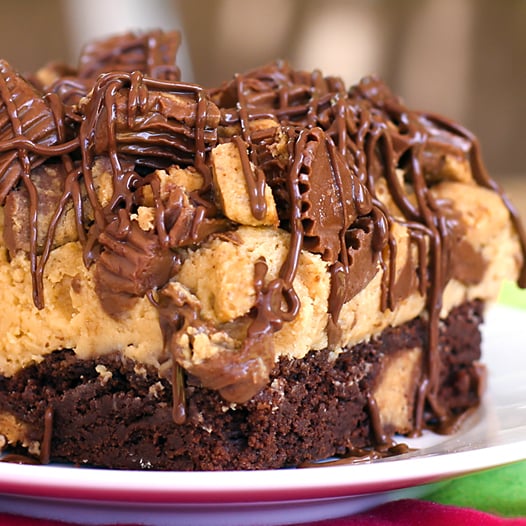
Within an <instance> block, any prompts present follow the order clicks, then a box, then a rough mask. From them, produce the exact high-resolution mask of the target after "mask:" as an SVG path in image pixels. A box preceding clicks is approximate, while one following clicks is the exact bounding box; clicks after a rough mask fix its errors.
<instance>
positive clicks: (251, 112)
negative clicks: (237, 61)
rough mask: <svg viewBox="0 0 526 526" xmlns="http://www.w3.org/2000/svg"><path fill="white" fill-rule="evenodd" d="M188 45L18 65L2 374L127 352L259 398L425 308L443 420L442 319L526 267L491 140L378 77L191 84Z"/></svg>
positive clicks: (3, 115)
mask: <svg viewBox="0 0 526 526" xmlns="http://www.w3.org/2000/svg"><path fill="white" fill-rule="evenodd" d="M178 45H179V35H178V33H162V32H154V33H151V34H144V35H136V34H128V35H123V36H121V37H114V38H111V39H108V40H105V41H101V42H99V43H93V44H91V45H90V46H88V47H87V48H86V50H85V51H84V52H83V54H82V56H81V58H80V62H79V67H78V68H76V69H74V68H65V67H57V66H56V65H54V66H48V67H46V68H43V69H42V70H41V71H39V72H37V73H36V74H35V75H34V76H32V77H28V78H24V77H22V76H20V75H19V74H18V73H17V72H16V71H15V70H14V69H13V67H12V66H11V65H10V64H8V63H7V62H5V61H0V206H1V210H2V213H1V217H2V233H3V235H2V239H3V244H2V246H1V257H0V305H4V306H6V307H7V306H9V308H6V309H5V310H6V312H5V315H4V316H2V318H1V319H0V330H1V331H2V332H3V334H4V335H5V336H4V338H3V339H2V341H1V342H0V372H1V373H2V374H3V375H4V376H11V375H13V374H15V373H16V372H17V371H19V370H20V369H22V368H24V367H26V366H27V365H28V364H30V363H32V362H34V361H36V362H38V361H39V360H42V358H43V357H44V356H46V355H47V354H49V353H51V352H53V351H54V350H58V349H73V350H74V352H75V353H76V354H77V355H78V357H80V358H93V357H94V356H98V355H104V354H108V353H111V352H114V351H120V352H121V353H122V354H123V355H125V356H126V357H129V358H132V359H133V360H135V361H136V362H140V363H145V364H148V365H153V366H155V367H158V368H159V371H160V374H161V375H163V376H166V377H170V378H172V381H173V384H174V393H176V392H177V391H178V389H177V383H178V382H182V381H184V380H183V379H184V374H185V373H184V371H186V372H187V373H189V374H191V375H192V376H194V377H197V378H198V379H199V380H200V382H201V383H202V385H203V386H205V387H208V388H212V389H215V390H218V391H219V392H220V394H221V396H223V398H225V400H227V401H229V402H244V401H246V400H248V399H250V398H251V397H252V396H253V395H254V394H256V393H257V392H258V391H259V390H260V389H261V388H262V387H263V386H264V385H266V384H267V382H268V381H269V374H270V371H271V369H272V367H273V365H274V364H275V363H276V361H277V359H278V358H279V357H281V356H287V357H292V358H302V357H303V356H305V355H306V354H307V353H308V352H309V351H311V350H321V349H326V348H329V349H330V350H331V351H333V353H339V352H340V351H341V350H342V349H343V348H344V347H349V346H352V345H354V344H356V343H358V342H361V341H364V340H367V339H368V338H370V337H371V336H373V335H376V334H379V333H380V332H382V331H383V330H384V329H385V328H386V327H389V326H397V325H400V324H403V323H405V322H407V321H408V320H411V319H413V318H415V317H418V316H422V317H424V318H425V319H426V320H427V327H428V334H427V338H426V339H427V344H426V345H427V347H426V349H425V352H424V353H423V354H424V362H425V367H424V368H423V370H424V373H423V377H422V378H421V386H422V388H421V389H420V390H419V393H420V399H419V401H418V405H419V407H423V405H424V403H425V402H428V404H429V405H430V407H432V409H433V410H434V411H435V412H436V414H437V416H438V417H439V418H440V417H442V416H444V415H442V413H441V409H440V407H439V404H438V403H437V402H436V396H435V395H436V393H435V390H436V385H437V380H436V376H437V366H436V341H437V335H438V326H439V320H440V317H445V316H446V315H447V314H448V313H449V312H450V311H451V309H452V308H453V307H455V306H458V305H460V304H462V303H463V302H465V301H468V300H471V299H482V300H491V299H493V298H495V296H496V294H497V291H498V288H499V284H500V282H501V281H502V280H503V279H505V278H509V279H516V278H517V277H519V281H520V283H521V284H524V282H526V279H525V278H526V276H525V272H524V268H523V261H524V242H523V237H524V236H523V232H522V227H521V226H520V223H519V221H518V218H517V216H516V214H515V212H514V210H513V208H512V206H511V204H510V203H509V201H508V199H507V198H506V196H504V194H503V193H502V192H501V191H500V189H499V188H498V186H497V184H496V183H495V182H494V181H493V180H492V179H490V177H489V176H488V174H487V172H486V170H485V168H484V166H483V163H482V160H481V157H480V152H479V146H478V143H477V141H476V139H475V138H474V137H473V136H472V135H471V134H470V133H469V132H468V131H467V130H465V129H463V128H462V127H460V126H458V125H457V124H456V123H453V122H450V121H449V120H447V119H445V118H442V117H439V116H436V115H433V114H426V113H422V112H416V111H412V110H410V109H409V108H407V107H406V106H405V105H404V104H403V102H402V101H401V100H399V99H398V98H397V97H396V96H394V95H393V94H392V93H391V92H390V91H389V89H388V88H387V87H386V86H385V85H384V84H383V83H382V82H381V81H380V80H379V79H376V78H372V77H368V78H365V79H364V80H362V81H361V82H360V83H358V84H357V85H356V86H353V87H351V88H349V89H348V88H347V87H345V86H344V84H343V82H342V81H341V80H340V79H338V78H334V77H323V75H322V74H321V73H320V72H318V71H314V72H300V71H295V70H293V69H292V68H291V67H290V66H289V65H287V64H285V63H282V62H277V63H273V64H269V65H267V66H264V67H262V68H259V69H256V70H254V71H251V72H248V73H245V74H239V75H236V76H235V77H234V79H232V80H231V81H229V82H226V83H225V84H224V85H222V86H220V87H217V88H213V89H205V88H203V87H201V86H198V85H195V84H190V83H185V82H183V81H181V80H180V73H179V70H178V68H177V67H176V65H175V63H174V60H175V53H176V51H177V47H178ZM108 47H110V48H112V49H120V50H121V52H120V53H108ZM180 402H181V409H180V413H181V415H182V416H181V418H184V401H180ZM174 403H175V404H176V405H177V403H178V401H177V400H175V401H174Z"/></svg>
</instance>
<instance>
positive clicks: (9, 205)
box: [4, 164, 78, 256]
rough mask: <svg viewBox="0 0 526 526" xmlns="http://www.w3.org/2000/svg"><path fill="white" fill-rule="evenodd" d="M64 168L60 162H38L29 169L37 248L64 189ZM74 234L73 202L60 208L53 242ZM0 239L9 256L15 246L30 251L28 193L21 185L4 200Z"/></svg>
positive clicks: (46, 231) (60, 243)
mask: <svg viewBox="0 0 526 526" xmlns="http://www.w3.org/2000/svg"><path fill="white" fill-rule="evenodd" d="M65 179H66V172H65V170H64V167H63V165H62V164H53V165H45V166H44V165H42V166H39V167H38V168H35V169H34V170H33V171H32V173H31V182H32V184H33V185H34V187H35V188H36V191H37V195H38V208H37V213H38V233H37V252H38V253H39V254H40V253H41V252H42V249H43V247H44V243H45V242H46V238H47V234H48V229H49V225H50V223H51V221H52V219H53V217H54V215H55V213H56V210H57V207H58V205H59V202H60V199H61V197H62V195H63V192H64V184H65ZM77 238H78V235H77V229H76V225H75V212H74V209H73V203H71V202H70V203H68V205H67V206H66V207H65V209H64V210H63V211H62V213H61V216H60V219H59V221H58V225H57V227H56V229H55V235H54V236H53V245H52V247H53V248H55V247H57V246H60V245H63V244H64V243H67V242H68V241H75V240H76V239H77ZM4 242H5V244H6V247H7V249H8V250H9V253H10V254H11V256H13V255H14V254H15V253H16V252H18V251H19V250H22V251H24V252H27V253H29V251H30V222H29V193H28V190H27V188H26V187H25V186H21V187H20V188H17V189H15V190H13V191H12V192H10V193H9V194H8V195H7V198H6V200H5V224H4Z"/></svg>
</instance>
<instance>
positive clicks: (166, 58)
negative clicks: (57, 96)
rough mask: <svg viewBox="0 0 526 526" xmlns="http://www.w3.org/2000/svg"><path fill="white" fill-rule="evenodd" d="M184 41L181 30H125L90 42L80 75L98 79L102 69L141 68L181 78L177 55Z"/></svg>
mask: <svg viewBox="0 0 526 526" xmlns="http://www.w3.org/2000/svg"><path fill="white" fill-rule="evenodd" d="M180 43H181V34H180V33H179V31H168V32H164V31H161V30H156V31H150V32H147V33H133V32H129V33H124V34H122V35H115V36H112V37H109V38H106V39H104V40H97V41H94V42H91V43H90V44H88V45H87V46H85V47H84V49H83V50H82V53H81V55H80V60H79V71H78V76H79V77H80V78H89V79H95V78H97V77H98V76H99V75H101V74H102V73H109V72H114V71H123V72H127V73H132V72H133V71H142V72H143V73H144V74H145V75H147V76H148V77H151V78H156V79H161V80H179V79H180V78H181V72H180V71H179V68H178V67H177V66H176V65H175V57H176V54H177V50H178V49H179V45H180Z"/></svg>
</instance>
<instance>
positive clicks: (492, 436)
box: [0, 306, 526, 526]
mask: <svg viewBox="0 0 526 526" xmlns="http://www.w3.org/2000/svg"><path fill="white" fill-rule="evenodd" d="M525 324H526V312H523V311H517V310H514V309H511V308H507V307H502V306H496V307H494V308H493V309H492V310H491V311H490V313H489V315H488V322H487V324H486V328H485V334H484V337H485V340H484V341H485V343H484V354H485V358H484V360H485V362H486V363H487V364H488V368H489V371H490V374H489V389H488V391H487V393H486V396H485V399H484V403H483V404H482V406H481V407H480V409H479V410H478V411H477V412H475V413H474V414H473V415H471V417H470V418H469V419H467V420H466V422H465V423H464V424H463V426H462V428H461V429H460V431H459V432H457V433H456V434H454V435H452V436H447V437H444V436H437V435H434V434H432V433H427V434H426V435H424V436H423V437H422V438H419V439H416V440H405V439H404V442H407V443H409V445H410V446H412V447H415V448H418V449H417V450H416V451H412V452H410V453H408V454H405V455H402V456H399V457H392V458H389V459H383V460H378V461H373V462H370V463H364V464H354V465H343V466H342V465H339V466H324V467H316V468H307V469H288V470H279V471H249V472H220V473H218V472H215V473H213V472H212V473H211V472H205V473H203V472H201V473H180V472H147V471H145V472H133V471H131V472H130V471H110V470H96V469H87V468H71V467H63V466H29V465H27V466H26V465H16V464H8V463H5V464H2V463H0V510H2V511H9V512H13V513H21V514H25V515H29V516H34V517H37V516H38V517H47V518H52V519H62V520H69V521H77V522H80V523H82V524H88V523H90V524H104V523H110V522H111V523H112V524H115V523H119V522H121V523H123V522H124V523H125V522H128V523H131V522H133V523H141V524H142V523H144V524H148V525H150V524H151V525H163V524H166V525H168V524H175V523H177V524H193V525H198V524H202V525H209V524H210V525H211V524H213V525H215V526H218V525H221V524H225V525H226V524H228V525H229V526H233V525H236V524H240V525H241V524H243V525H249V524H266V525H271V524H291V523H300V522H307V521H314V520H321V519H325V518H330V517H337V516H342V515H346V514H350V513H353V512H357V511H359V510H362V509H364V508H366V507H369V506H372V505H375V504H378V503H381V502H385V501H387V500H392V499H394V498H400V497H407V496H419V495H422V494H424V493H425V492H427V491H429V489H430V487H432V486H430V485H432V484H434V483H437V482H439V481H445V480H446V479H448V478H450V477H453V476H456V475H461V474H465V473H470V472H473V471H477V470H481V469H485V468H489V467H493V466H498V465H502V464H506V463H509V462H513V461H517V460H522V459H524V458H526V382H525V381H524V379H525V378H526V352H524V344H523V343H522V340H523V337H522V334H523V327H524V325H525Z"/></svg>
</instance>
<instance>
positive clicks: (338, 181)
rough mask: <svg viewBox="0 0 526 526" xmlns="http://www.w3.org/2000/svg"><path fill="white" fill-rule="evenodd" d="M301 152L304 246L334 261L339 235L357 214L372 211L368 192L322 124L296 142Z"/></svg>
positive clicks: (340, 236)
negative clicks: (322, 127)
mask: <svg viewBox="0 0 526 526" xmlns="http://www.w3.org/2000/svg"><path fill="white" fill-rule="evenodd" d="M296 147H297V148H298V149H301V150H302V152H301V154H300V155H298V156H297V158H298V159H302V160H303V162H302V166H296V165H294V166H293V170H296V171H297V178H298V188H299V191H300V192H301V221H302V224H303V231H304V234H305V240H304V244H305V247H306V248H307V249H308V250H310V251H312V252H316V253H320V254H322V256H323V259H325V260H326V261H330V262H334V261H336V260H337V259H338V255H339V253H340V251H341V248H342V235H343V233H344V232H345V231H346V230H347V229H348V228H349V226H350V225H351V224H352V223H353V222H354V220H355V219H356V218H357V217H358V215H364V214H367V213H369V212H370V211H371V209H372V204H371V199H370V195H369V193H368V192H367V191H366V190H365V188H363V187H362V185H361V183H360V181H359V180H358V179H357V178H356V176H354V175H353V174H352V173H351V171H350V168H349V167H348V166H347V165H346V164H345V162H344V160H343V158H342V157H341V154H340V153H339V152H338V151H337V150H336V148H335V146H334V143H332V141H331V140H330V139H329V138H328V137H327V136H326V135H325V133H324V132H323V130H322V129H321V128H313V129H312V130H310V131H309V132H308V133H306V134H305V135H304V137H302V136H300V138H299V139H298V143H297V145H296Z"/></svg>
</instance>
